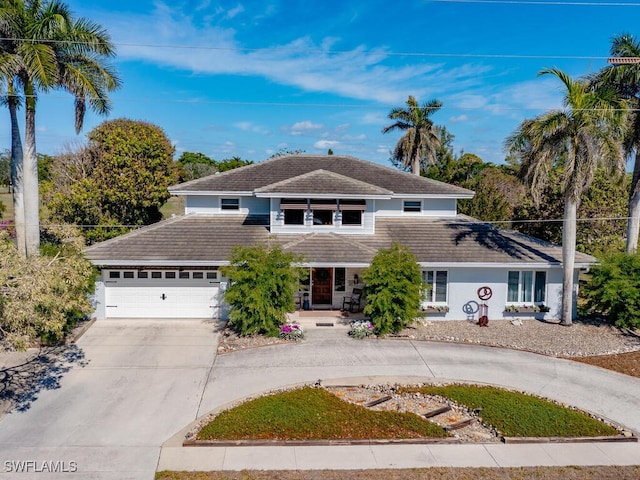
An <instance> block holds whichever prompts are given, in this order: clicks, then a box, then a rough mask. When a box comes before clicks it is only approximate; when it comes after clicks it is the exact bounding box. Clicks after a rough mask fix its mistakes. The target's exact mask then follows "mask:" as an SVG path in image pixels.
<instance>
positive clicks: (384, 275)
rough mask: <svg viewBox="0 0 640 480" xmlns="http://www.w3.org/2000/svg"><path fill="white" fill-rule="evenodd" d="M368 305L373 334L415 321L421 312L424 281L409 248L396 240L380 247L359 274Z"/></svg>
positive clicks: (366, 311)
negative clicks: (388, 246) (392, 243)
mask: <svg viewBox="0 0 640 480" xmlns="http://www.w3.org/2000/svg"><path fill="white" fill-rule="evenodd" d="M362 278H363V280H364V282H365V285H366V287H365V295H366V297H367V305H366V306H365V307H364V310H363V312H364V314H365V315H368V316H370V317H371V321H372V322H373V325H374V327H375V329H374V331H375V333H376V335H385V334H387V333H395V332H398V331H400V330H402V329H403V328H405V327H406V326H408V325H410V324H411V322H413V321H414V320H415V318H416V317H417V316H418V313H419V311H420V302H421V301H422V292H423V287H424V283H423V282H422V278H421V275H420V267H419V266H418V264H417V263H416V259H415V257H414V256H413V254H412V253H411V251H410V250H409V249H408V248H407V247H404V246H402V245H400V244H399V243H396V244H394V245H393V247H391V248H390V249H389V250H384V249H383V250H379V251H378V253H377V254H376V256H375V257H374V258H373V261H372V262H371V266H370V267H369V268H367V269H366V270H365V271H364V273H363V276H362Z"/></svg>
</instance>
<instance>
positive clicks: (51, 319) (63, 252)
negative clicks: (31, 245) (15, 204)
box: [0, 227, 94, 349]
mask: <svg viewBox="0 0 640 480" xmlns="http://www.w3.org/2000/svg"><path fill="white" fill-rule="evenodd" d="M48 234H49V235H48V243H44V244H43V247H45V248H44V249H43V255H42V256H33V257H29V258H25V257H22V256H20V255H19V254H18V251H17V249H16V246H15V244H14V243H13V242H12V241H10V239H9V237H8V234H7V232H4V231H0V339H2V340H3V341H6V342H7V344H9V345H11V346H12V347H13V348H16V349H25V348H27V347H28V346H30V345H32V344H33V343H34V342H36V341H44V342H48V343H53V342H56V341H58V340H60V339H62V338H63V337H64V335H65V333H67V331H68V330H69V329H70V328H72V327H73V325H74V323H75V322H76V321H77V320H78V319H81V318H84V317H85V316H86V315H88V314H90V313H91V310H92V306H91V303H90V301H89V298H88V295H89V294H90V293H91V291H92V289H93V279H94V270H93V268H92V266H91V264H90V263H89V261H88V260H86V259H85V258H83V257H82V255H81V253H80V251H81V248H82V247H83V243H82V239H81V238H80V237H79V236H78V235H77V232H73V231H71V229H68V230H65V229H64V228H63V227H56V228H53V227H49V231H48ZM54 240H56V241H57V244H56V243H55V242H53V241H54ZM52 242H53V243H52Z"/></svg>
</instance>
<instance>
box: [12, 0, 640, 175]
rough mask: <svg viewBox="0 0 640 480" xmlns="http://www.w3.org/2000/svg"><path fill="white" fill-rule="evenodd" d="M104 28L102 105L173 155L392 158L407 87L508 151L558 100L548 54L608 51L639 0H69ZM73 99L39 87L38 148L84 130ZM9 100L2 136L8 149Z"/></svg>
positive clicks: (467, 142)
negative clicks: (110, 59) (518, 133)
mask: <svg viewBox="0 0 640 480" xmlns="http://www.w3.org/2000/svg"><path fill="white" fill-rule="evenodd" d="M66 3H67V4H68V5H69V6H70V7H71V9H72V10H73V11H74V13H75V14H76V15H77V16H84V17H88V18H90V19H92V20H94V21H96V22H98V23H100V24H101V25H103V26H104V27H105V28H107V29H108V30H109V32H110V34H111V36H112V40H113V42H114V43H115V44H116V47H117V51H118V56H117V58H116V59H115V61H114V63H115V65H116V67H117V69H118V71H119V73H120V76H121V78H122V81H123V88H122V89H120V90H118V91H117V92H115V93H114V94H113V95H112V99H113V110H112V112H111V114H110V115H109V117H107V118H120V117H127V118H132V119H137V120H145V121H149V122H152V123H154V124H157V125H159V126H160V127H162V128H163V129H164V130H165V132H166V133H167V135H168V136H169V138H170V139H171V140H172V141H173V142H174V145H175V147H176V150H177V153H176V157H177V156H179V155H180V153H181V152H183V151H191V152H202V153H204V154H206V155H208V156H210V157H212V158H215V159H217V160H220V159H223V158H229V157H231V156H234V155H237V156H240V157H242V158H244V159H251V160H255V161H260V160H263V159H265V158H268V157H269V156H270V155H271V154H272V153H274V152H276V151H278V150H280V149H290V150H295V149H301V150H304V151H306V152H307V153H326V152H327V149H328V148H331V149H333V151H334V153H336V154H346V155H353V156H356V157H360V158H363V159H367V160H372V161H375V162H378V163H381V164H388V158H389V151H390V150H391V149H392V148H393V147H394V145H395V143H396V141H397V140H398V138H399V136H400V134H399V133H388V134H386V135H383V134H382V133H381V129H382V128H383V127H384V126H385V125H388V124H389V123H390V121H389V120H388V118H387V114H388V113H389V111H390V110H391V108H393V107H394V106H401V105H403V103H404V102H405V101H406V99H407V96H408V95H414V96H415V97H416V98H418V100H419V101H420V102H421V103H422V102H424V101H427V100H430V99H436V98H437V99H439V100H440V101H442V103H443V105H444V106H443V108H442V109H441V110H440V111H439V112H437V113H435V114H434V115H433V120H434V122H435V123H437V124H440V125H444V126H446V127H447V129H448V130H449V132H451V133H452V134H453V135H454V136H455V140H454V148H455V150H456V152H460V151H462V150H464V151H465V152H470V153H475V154H477V155H479V156H480V157H482V158H483V159H484V160H485V161H491V162H494V163H501V162H502V161H503V159H504V153H503V148H502V145H503V142H504V139H505V138H506V137H507V136H508V135H509V134H510V133H511V132H512V131H513V130H514V129H515V128H516V127H517V126H518V125H519V124H520V122H521V121H522V120H523V119H525V118H530V117H533V116H535V115H538V114H540V113H542V112H544V111H546V110H548V109H551V108H558V107H560V106H561V95H562V90H561V85H560V83H559V82H558V81H557V80H556V79H555V78H552V77H547V76H545V77H537V73H538V72H539V71H540V70H541V69H543V68H548V67H558V68H561V69H562V70H564V71H565V72H567V73H569V74H570V75H572V76H582V75H585V74H587V73H592V72H595V71H597V70H599V69H600V68H602V67H603V66H605V65H606V58H607V55H608V52H609V46H610V41H611V38H612V37H613V36H614V35H616V34H620V33H631V34H633V35H635V36H640V31H638V28H639V27H638V19H640V3H638V2H631V1H618V2H612V1H606V2H605V1H593V0H585V1H544V0H531V1H519V0H512V1H501V0H474V1H472V0H469V1H457V0H443V1H422V0H396V1H389V0H384V1H379V0H341V1H337V0H324V1H322V0H320V1H311V0H309V1H291V0H273V1H269V0H264V1H242V0H240V1H238V0H231V1H226V0H225V1H214V0H195V1H179V0H175V1H171V2H169V1H168V0H167V1H149V0H136V1H131V0H126V1H124V0H68V1H67V2H66ZM103 120H105V117H99V116H96V115H94V114H92V113H90V114H88V116H87V120H86V123H85V128H84V131H83V132H82V133H81V134H80V135H79V136H76V135H75V133H74V130H73V99H72V98H71V96H69V95H68V94H66V93H64V92H51V93H48V94H46V95H42V96H41V98H40V100H39V106H38V116H37V128H38V137H37V141H38V151H39V152H42V153H48V154H55V153H57V152H60V151H61V150H62V149H63V148H64V147H65V145H69V144H72V143H74V142H75V143H77V142H84V141H85V134H86V132H88V131H89V130H91V128H93V127H94V126H96V125H98V124H99V123H100V122H102V121H103ZM9 133H10V132H9V122H8V114H5V115H2V116H0V147H1V148H9V146H10V136H9Z"/></svg>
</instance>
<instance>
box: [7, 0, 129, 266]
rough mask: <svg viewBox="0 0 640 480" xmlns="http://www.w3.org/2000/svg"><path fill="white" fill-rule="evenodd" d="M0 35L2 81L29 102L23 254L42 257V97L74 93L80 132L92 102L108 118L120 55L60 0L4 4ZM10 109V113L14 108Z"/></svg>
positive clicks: (22, 169)
mask: <svg viewBox="0 0 640 480" xmlns="http://www.w3.org/2000/svg"><path fill="white" fill-rule="evenodd" d="M0 33H1V34H2V37H3V39H4V40H3V44H2V49H3V52H2V56H1V57H0V77H1V78H4V79H11V81H12V82H14V84H15V85H16V86H18V87H19V88H20V89H21V94H22V97H23V100H24V106H25V141H24V148H23V155H22V162H21V163H22V165H16V166H15V167H16V168H15V171H16V172H17V173H18V174H19V173H21V174H22V178H19V175H18V177H17V178H16V184H14V186H15V187H17V188H18V191H21V192H22V194H23V203H24V208H23V209H24V244H25V251H24V253H25V254H26V255H37V254H38V251H39V243H40V219H39V196H38V165H37V157H36V135H35V133H36V128H35V114H36V103H37V95H38V93H39V92H40V91H42V92H47V91H50V90H52V89H56V88H61V89H63V90H66V91H68V92H69V93H71V94H72V95H73V96H74V97H75V106H76V108H75V114H76V115H75V116H76V121H75V127H76V132H79V131H80V129H81V128H82V124H83V120H84V114H85V111H86V106H87V103H88V104H89V107H90V108H91V109H92V110H94V111H96V112H98V113H100V114H105V113H107V112H108V111H109V110H110V103H109V98H108V92H109V91H111V90H114V89H115V88H118V87H119V85H120V81H119V79H118V77H117V75H116V73H115V71H114V70H113V68H112V67H111V66H110V65H109V63H108V62H107V59H108V58H109V57H111V56H113V55H114V53H115V52H114V48H113V45H112V44H111V40H110V38H109V35H108V33H107V32H106V31H105V30H104V29H103V28H102V27H100V26H99V25H97V24H95V23H93V22H91V21H89V20H86V19H84V18H79V19H74V18H73V16H72V13H71V11H70V10H69V8H68V7H67V6H66V5H65V4H63V3H61V2H60V1H58V0H47V1H42V0H0ZM9 107H10V111H11V104H9ZM11 122H12V137H13V135H14V134H17V135H19V130H17V128H15V129H14V122H16V123H15V125H16V126H17V117H15V118H14V116H13V115H12V117H11ZM12 144H14V143H13V139H12ZM15 157H16V158H15V161H16V162H19V161H20V160H19V158H18V156H17V155H16V156H15ZM13 159H14V156H13V155H12V160H13ZM12 168H13V167H12ZM19 245H20V242H19Z"/></svg>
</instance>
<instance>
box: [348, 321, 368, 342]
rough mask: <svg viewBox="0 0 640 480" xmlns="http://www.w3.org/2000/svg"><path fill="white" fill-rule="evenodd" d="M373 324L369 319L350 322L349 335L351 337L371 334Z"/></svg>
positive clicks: (363, 336) (364, 336) (362, 336)
mask: <svg viewBox="0 0 640 480" xmlns="http://www.w3.org/2000/svg"><path fill="white" fill-rule="evenodd" d="M373 328H374V327H373V324H372V323H371V322H370V321H369V320H357V321H355V322H352V323H351V330H349V336H351V337H353V338H366V337H368V336H369V335H373Z"/></svg>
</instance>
